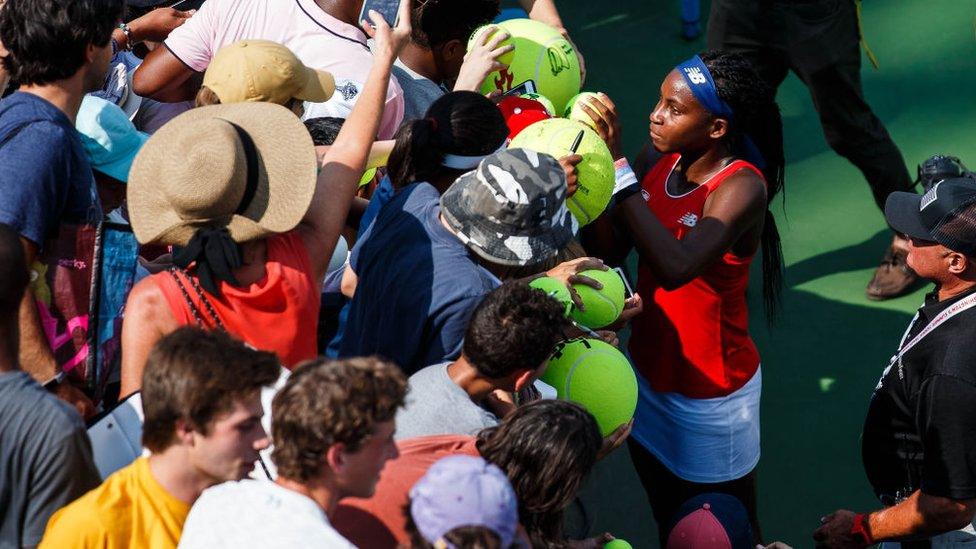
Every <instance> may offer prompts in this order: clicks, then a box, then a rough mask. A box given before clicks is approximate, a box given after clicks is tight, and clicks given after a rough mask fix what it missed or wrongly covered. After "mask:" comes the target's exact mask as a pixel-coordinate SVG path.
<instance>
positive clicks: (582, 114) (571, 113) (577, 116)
mask: <svg viewBox="0 0 976 549" xmlns="http://www.w3.org/2000/svg"><path fill="white" fill-rule="evenodd" d="M599 100H600V98H599V96H597V94H595V93H593V92H581V93H579V94H577V95H576V96H575V97H573V98H572V99H570V100H569V103H566V108H565V109H564V110H563V118H568V119H570V120H575V121H577V122H579V123H581V124H585V125H587V126H588V127H590V128H593V129H594V130H595V129H596V124H595V123H594V122H593V119H592V118H590V115H589V114H587V113H586V111H584V110H583V107H582V105H583V104H585V103H587V102H589V101H599ZM590 108H592V107H590Z"/></svg>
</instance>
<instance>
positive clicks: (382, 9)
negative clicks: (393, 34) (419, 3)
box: [359, 0, 409, 27]
mask: <svg viewBox="0 0 976 549" xmlns="http://www.w3.org/2000/svg"><path fill="white" fill-rule="evenodd" d="M401 1H402V0H365V1H364V2H363V9H361V10H360V11H359V20H360V21H367V22H369V21H370V19H369V11H370V10H373V11H375V12H376V13H378V14H380V16H381V17H383V20H384V21H386V24H387V25H389V26H391V27H395V26H397V24H398V23H399V22H400V17H399V12H400V2H401ZM408 1H409V0H408Z"/></svg>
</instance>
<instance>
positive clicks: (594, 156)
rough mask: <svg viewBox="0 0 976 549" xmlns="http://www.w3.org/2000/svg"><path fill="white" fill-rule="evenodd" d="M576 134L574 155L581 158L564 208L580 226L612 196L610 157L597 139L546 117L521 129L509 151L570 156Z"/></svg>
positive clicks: (596, 214)
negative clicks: (574, 217)
mask: <svg viewBox="0 0 976 549" xmlns="http://www.w3.org/2000/svg"><path fill="white" fill-rule="evenodd" d="M580 131H582V132H583V140H582V141H581V142H580V145H579V147H577V149H576V154H578V155H580V156H582V157H583V161H582V162H580V163H579V164H577V165H576V170H577V173H578V176H577V181H578V187H577V189H576V193H575V194H573V196H570V197H567V198H566V205H567V206H568V207H569V211H571V212H573V215H574V216H576V220H577V221H579V224H580V225H581V226H582V225H587V224H589V223H591V222H592V221H593V220H594V219H596V218H597V217H599V216H600V214H601V213H603V210H604V209H606V207H607V204H609V203H610V197H611V196H612V195H613V182H614V177H615V174H614V167H613V155H612V154H610V149H608V148H607V144H606V143H604V142H603V140H602V139H600V136H599V135H597V133H596V132H595V131H593V130H592V129H590V128H588V127H586V126H584V125H583V124H580V123H579V122H574V121H572V120H566V119H565V118H550V119H549V120H540V121H539V122H536V123H535V124H532V125H531V126H529V127H528V128H525V129H524V130H522V131H521V132H520V133H519V134H518V135H516V136H515V139H513V140H512V143H511V144H510V145H509V148H512V149H515V148H523V149H530V150H533V151H536V152H541V153H546V154H549V155H552V156H554V157H556V158H557V159H559V158H562V157H564V156H567V155H569V154H572V153H571V151H570V148H571V147H572V146H573V143H574V142H575V141H576V137H577V136H578V135H579V132H580Z"/></svg>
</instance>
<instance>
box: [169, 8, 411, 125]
mask: <svg viewBox="0 0 976 549" xmlns="http://www.w3.org/2000/svg"><path fill="white" fill-rule="evenodd" d="M248 38H258V39H264V40H272V41H274V42H278V43H280V44H283V45H285V46H288V48H289V49H291V50H292V51H293V52H294V53H295V55H296V56H298V58H299V59H301V61H302V62H303V63H305V64H306V65H308V66H309V67H312V68H315V69H319V70H325V71H328V72H330V73H332V75H333V76H334V77H335V81H336V93H335V94H334V95H333V96H332V99H330V100H329V101H328V102H326V103H317V104H314V105H306V115H305V117H306V118H312V117H318V116H334V117H339V118H347V117H348V116H349V113H350V112H351V111H352V106H353V105H354V104H355V103H356V99H357V98H358V97H359V94H360V92H361V91H362V88H363V84H365V82H366V77H367V75H368V74H369V70H370V67H372V65H373V55H372V53H370V51H369V47H368V46H367V45H366V35H365V34H364V33H363V32H362V30H361V29H359V28H357V27H354V26H352V25H349V24H346V23H343V22H342V21H339V20H338V19H336V18H334V17H332V16H331V15H329V14H327V13H325V12H324V11H322V8H320V7H319V6H318V5H317V4H316V3H315V2H314V0H207V1H206V2H204V3H203V6H202V7H201V8H200V10H199V11H197V13H196V14H195V15H194V16H193V17H191V18H190V19H189V20H188V21H187V22H186V23H184V24H183V25H182V26H180V27H178V28H177V29H176V30H174V31H173V32H172V33H171V34H170V35H169V37H168V38H167V39H166V42H165V45H166V47H167V48H168V49H169V50H170V51H171V52H172V53H173V55H175V56H176V57H177V58H179V59H180V60H181V61H183V63H184V64H186V66H188V67H190V68H191V69H193V70H195V71H197V72H203V71H205V70H206V69H207V66H208V65H209V64H210V60H211V59H212V58H213V56H214V54H215V53H216V52H217V50H219V49H220V48H222V47H224V46H226V45H228V44H233V43H234V42H238V41H240V40H244V39H248ZM402 120H403V90H402V89H400V85H399V84H398V83H397V81H396V79H395V78H391V79H390V87H389V89H388V90H387V93H386V108H385V109H384V110H383V119H382V121H381V122H380V129H379V134H378V136H379V138H380V139H391V138H392V137H393V134H394V133H396V130H397V128H398V127H399V126H400V122H401V121H402Z"/></svg>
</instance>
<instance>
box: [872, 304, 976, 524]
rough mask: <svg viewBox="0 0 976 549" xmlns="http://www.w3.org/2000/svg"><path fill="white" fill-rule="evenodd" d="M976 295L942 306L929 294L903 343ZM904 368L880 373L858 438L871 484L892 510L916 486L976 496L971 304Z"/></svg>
mask: <svg viewBox="0 0 976 549" xmlns="http://www.w3.org/2000/svg"><path fill="white" fill-rule="evenodd" d="M974 293H976V288H973V289H971V290H969V291H967V292H965V293H963V294H961V295H958V296H955V297H953V298H951V299H948V300H946V301H944V302H939V301H937V299H938V297H937V294H936V293H935V292H933V293H931V294H929V295H928V296H926V299H925V305H924V306H923V307H922V308H921V309H919V310H918V318H917V319H916V320H915V322H914V323H913V325H912V326H911V328H910V331H909V335H908V337H907V339H906V340H905V341H906V342H908V341H911V339H912V338H913V337H915V335H916V334H918V333H919V332H921V331H922V330H923V329H924V328H925V326H926V325H928V323H929V322H931V321H932V319H933V318H935V317H936V316H937V315H938V314H939V313H941V312H942V311H944V310H945V309H947V308H948V307H950V306H952V305H953V304H954V303H957V302H959V301H960V300H963V299H966V298H967V297H969V296H971V295H973V294H974ZM902 365H903V367H902V368H899V367H898V365H897V364H895V365H893V366H891V367H889V368H888V369H886V370H885V372H884V374H882V377H881V380H880V382H879V383H878V387H877V388H876V389H875V391H874V394H873V395H872V397H871V404H870V406H869V407H868V414H867V418H866V419H865V421H864V432H863V435H862V440H861V456H862V459H863V461H864V469H865V471H866V472H867V476H868V480H869V481H870V482H871V484H872V486H874V489H875V492H876V493H877V494H878V495H879V497H881V498H882V501H883V502H884V503H885V504H889V505H890V504H892V503H894V502H895V500H897V499H901V498H905V497H908V496H909V495H911V494H912V493H913V492H914V491H916V490H918V489H921V490H922V492H924V493H926V494H928V495H932V496H940V497H946V498H951V499H957V500H961V499H972V498H976V307H973V308H971V309H967V310H965V311H962V312H961V313H958V314H956V315H955V316H953V317H952V318H951V319H949V320H948V321H946V322H945V323H943V324H942V325H941V326H939V327H937V328H935V329H934V330H932V331H931V332H930V333H929V334H928V335H927V336H925V337H924V338H922V339H921V340H920V341H919V342H918V343H917V344H916V345H915V346H914V347H913V348H911V349H910V350H909V351H908V352H907V353H905V355H904V356H903V357H902Z"/></svg>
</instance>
